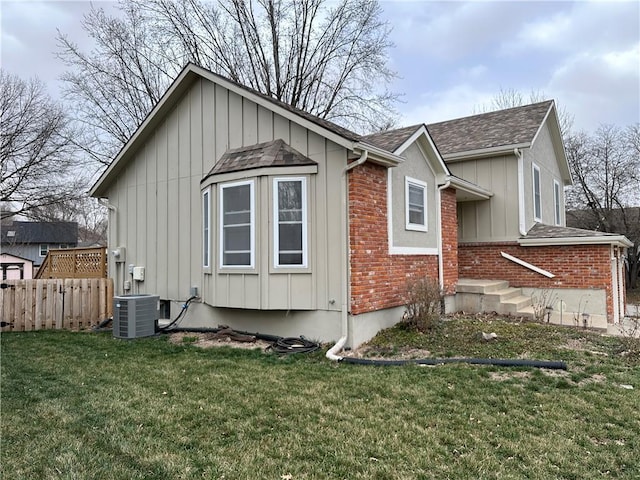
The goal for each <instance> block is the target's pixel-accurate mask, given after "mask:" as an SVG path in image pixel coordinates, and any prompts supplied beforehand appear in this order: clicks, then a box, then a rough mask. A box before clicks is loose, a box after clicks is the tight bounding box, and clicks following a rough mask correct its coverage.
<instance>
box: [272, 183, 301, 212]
mask: <svg viewBox="0 0 640 480" xmlns="http://www.w3.org/2000/svg"><path fill="white" fill-rule="evenodd" d="M278 207H279V208H280V210H300V209H302V182H301V181H299V180H296V181H291V182H278Z"/></svg>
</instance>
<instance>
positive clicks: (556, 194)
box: [553, 180, 561, 225]
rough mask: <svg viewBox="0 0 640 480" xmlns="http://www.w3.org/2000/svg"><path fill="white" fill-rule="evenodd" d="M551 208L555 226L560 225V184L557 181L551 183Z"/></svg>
mask: <svg viewBox="0 0 640 480" xmlns="http://www.w3.org/2000/svg"><path fill="white" fill-rule="evenodd" d="M553 208H554V212H555V221H556V225H560V222H561V218H560V184H559V183H558V181H557V180H554V181H553Z"/></svg>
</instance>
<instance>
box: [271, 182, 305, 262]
mask: <svg viewBox="0 0 640 480" xmlns="http://www.w3.org/2000/svg"><path fill="white" fill-rule="evenodd" d="M273 217H274V228H273V236H274V242H273V243H274V264H275V266H276V267H306V266H307V182H306V179H305V178H275V179H274V180H273Z"/></svg>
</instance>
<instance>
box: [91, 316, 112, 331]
mask: <svg viewBox="0 0 640 480" xmlns="http://www.w3.org/2000/svg"><path fill="white" fill-rule="evenodd" d="M111 322H113V318H105V319H104V320H102V321H101V322H100V323H99V324H98V325H96V326H95V327H92V328H91V330H93V331H94V332H101V331H102V330H111V329H109V328H106V327H107V325H109V323H111Z"/></svg>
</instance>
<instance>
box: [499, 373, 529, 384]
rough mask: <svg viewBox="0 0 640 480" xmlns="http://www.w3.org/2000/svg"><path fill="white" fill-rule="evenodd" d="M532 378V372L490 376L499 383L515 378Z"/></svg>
mask: <svg viewBox="0 0 640 480" xmlns="http://www.w3.org/2000/svg"><path fill="white" fill-rule="evenodd" d="M530 377H531V372H491V373H490V374H489V378H491V380H495V381H497V382H506V381H507V380H512V379H514V378H518V379H522V378H530Z"/></svg>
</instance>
